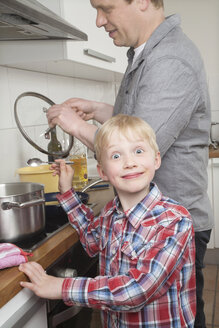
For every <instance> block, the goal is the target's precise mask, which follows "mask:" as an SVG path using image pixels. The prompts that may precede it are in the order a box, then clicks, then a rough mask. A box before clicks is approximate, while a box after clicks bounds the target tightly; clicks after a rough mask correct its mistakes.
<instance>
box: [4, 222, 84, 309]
mask: <svg viewBox="0 0 219 328" xmlns="http://www.w3.org/2000/svg"><path fill="white" fill-rule="evenodd" d="M77 240H78V235H77V233H76V231H75V230H74V229H72V227H71V226H70V225H69V224H68V225H67V226H65V227H64V228H63V229H62V230H61V231H60V232H59V233H57V234H56V235H54V236H53V237H51V238H50V239H49V240H48V241H47V242H45V243H44V244H43V245H41V246H39V248H37V249H36V250H35V251H34V252H33V256H32V257H29V261H36V262H38V263H40V264H41V265H42V266H43V268H44V269H46V268H47V267H49V266H50V265H51V264H52V263H53V262H54V261H55V260H56V259H58V258H59V257H60V256H61V255H62V254H64V253H65V252H66V251H67V250H68V249H69V248H70V247H71V246H72V245H73V244H74V243H75V242H76V241H77ZM22 280H23V281H28V279H27V277H26V276H25V274H23V273H22V272H20V271H19V270H18V267H12V268H9V269H3V270H1V271H0V281H1V283H0V307H2V306H3V305H4V304H5V303H7V302H8V301H9V300H10V299H11V298H12V297H14V296H15V295H16V294H17V293H18V292H19V291H20V290H21V289H22V287H20V284H19V282H20V281H22Z"/></svg>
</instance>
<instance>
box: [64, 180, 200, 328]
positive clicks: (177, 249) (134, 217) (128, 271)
mask: <svg viewBox="0 0 219 328" xmlns="http://www.w3.org/2000/svg"><path fill="white" fill-rule="evenodd" d="M58 199H59V201H60V202H61V205H62V206H63V208H64V210H65V211H66V212H67V213H68V216H69V221H70V223H71V224H72V226H73V227H74V228H75V229H76V230H77V232H78V234H79V236H80V241H81V243H82V245H83V247H84V248H85V250H86V252H87V253H88V254H89V255H90V256H95V255H97V254H99V276H97V277H95V278H83V277H77V278H67V279H65V281H64V283H63V291H62V292H63V299H64V301H65V302H66V303H67V304H68V305H73V304H76V305H82V306H88V307H95V308H99V309H101V310H103V311H102V321H103V327H110V328H114V327H115V328H118V327H120V328H134V327H136V328H137V327H138V328H143V327H147V328H152V327H153V328H154V327H156V328H164V327H165V328H171V327H172V328H178V327H185V328H188V327H193V326H194V318H195V311H196V296H195V294H196V293H195V265H194V264H195V246H194V232H193V226H192V221H191V217H190V214H189V213H188V211H187V210H186V209H185V208H184V207H182V206H180V205H179V204H178V203H176V202H175V201H173V200H171V199H169V198H166V197H163V196H162V194H161V193H160V191H159V189H158V188H157V186H156V185H154V184H151V189H150V192H149V194H148V195H147V196H146V197H145V198H144V199H143V200H142V202H140V203H139V204H137V205H136V206H135V207H133V208H131V209H130V210H128V211H127V212H126V213H124V212H122V211H121V210H120V209H119V205H120V204H119V199H118V197H116V198H115V199H114V200H112V201H111V202H109V203H108V204H107V205H106V206H105V208H104V209H103V210H102V212H101V215H100V216H98V217H94V215H93V211H92V210H91V209H89V208H88V207H86V206H85V205H83V204H82V203H81V201H80V199H79V198H78V197H77V195H76V194H75V193H74V191H73V190H70V191H68V192H66V193H65V194H63V195H59V196H58Z"/></svg>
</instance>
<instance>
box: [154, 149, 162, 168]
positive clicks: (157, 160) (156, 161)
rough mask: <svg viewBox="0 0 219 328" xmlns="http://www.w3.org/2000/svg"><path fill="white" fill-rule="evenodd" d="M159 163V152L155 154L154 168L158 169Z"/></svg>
mask: <svg viewBox="0 0 219 328" xmlns="http://www.w3.org/2000/svg"><path fill="white" fill-rule="evenodd" d="M160 165H161V156H160V152H158V153H157V154H156V155H155V170H158V169H159V167H160Z"/></svg>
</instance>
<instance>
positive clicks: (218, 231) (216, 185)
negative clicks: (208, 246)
mask: <svg viewBox="0 0 219 328" xmlns="http://www.w3.org/2000/svg"><path fill="white" fill-rule="evenodd" d="M218 195H219V159H218V158H217V159H216V158H215V159H213V199H214V224H215V226H214V238H215V241H214V247H216V248H218V247H219V201H218V198H219V196H218Z"/></svg>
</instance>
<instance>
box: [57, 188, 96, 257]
mask: <svg viewBox="0 0 219 328" xmlns="http://www.w3.org/2000/svg"><path fill="white" fill-rule="evenodd" d="M57 199H58V200H59V202H60V204H61V206H62V208H63V209H64V211H65V212H66V213H67V215H68V220H69V223H70V224H71V225H72V227H73V228H74V229H75V230H76V231H77V233H78V235H79V238H80V241H81V244H82V246H83V247H84V249H85V251H86V252H87V253H88V255H89V256H91V257H93V256H96V255H97V254H98V253H99V235H100V224H99V217H95V216H94V213H93V211H92V209H90V208H89V207H88V206H86V205H84V204H83V203H82V202H81V200H80V198H79V197H78V195H77V194H76V193H75V192H74V190H73V189H71V190H68V191H67V192H65V193H64V194H59V195H57Z"/></svg>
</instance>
